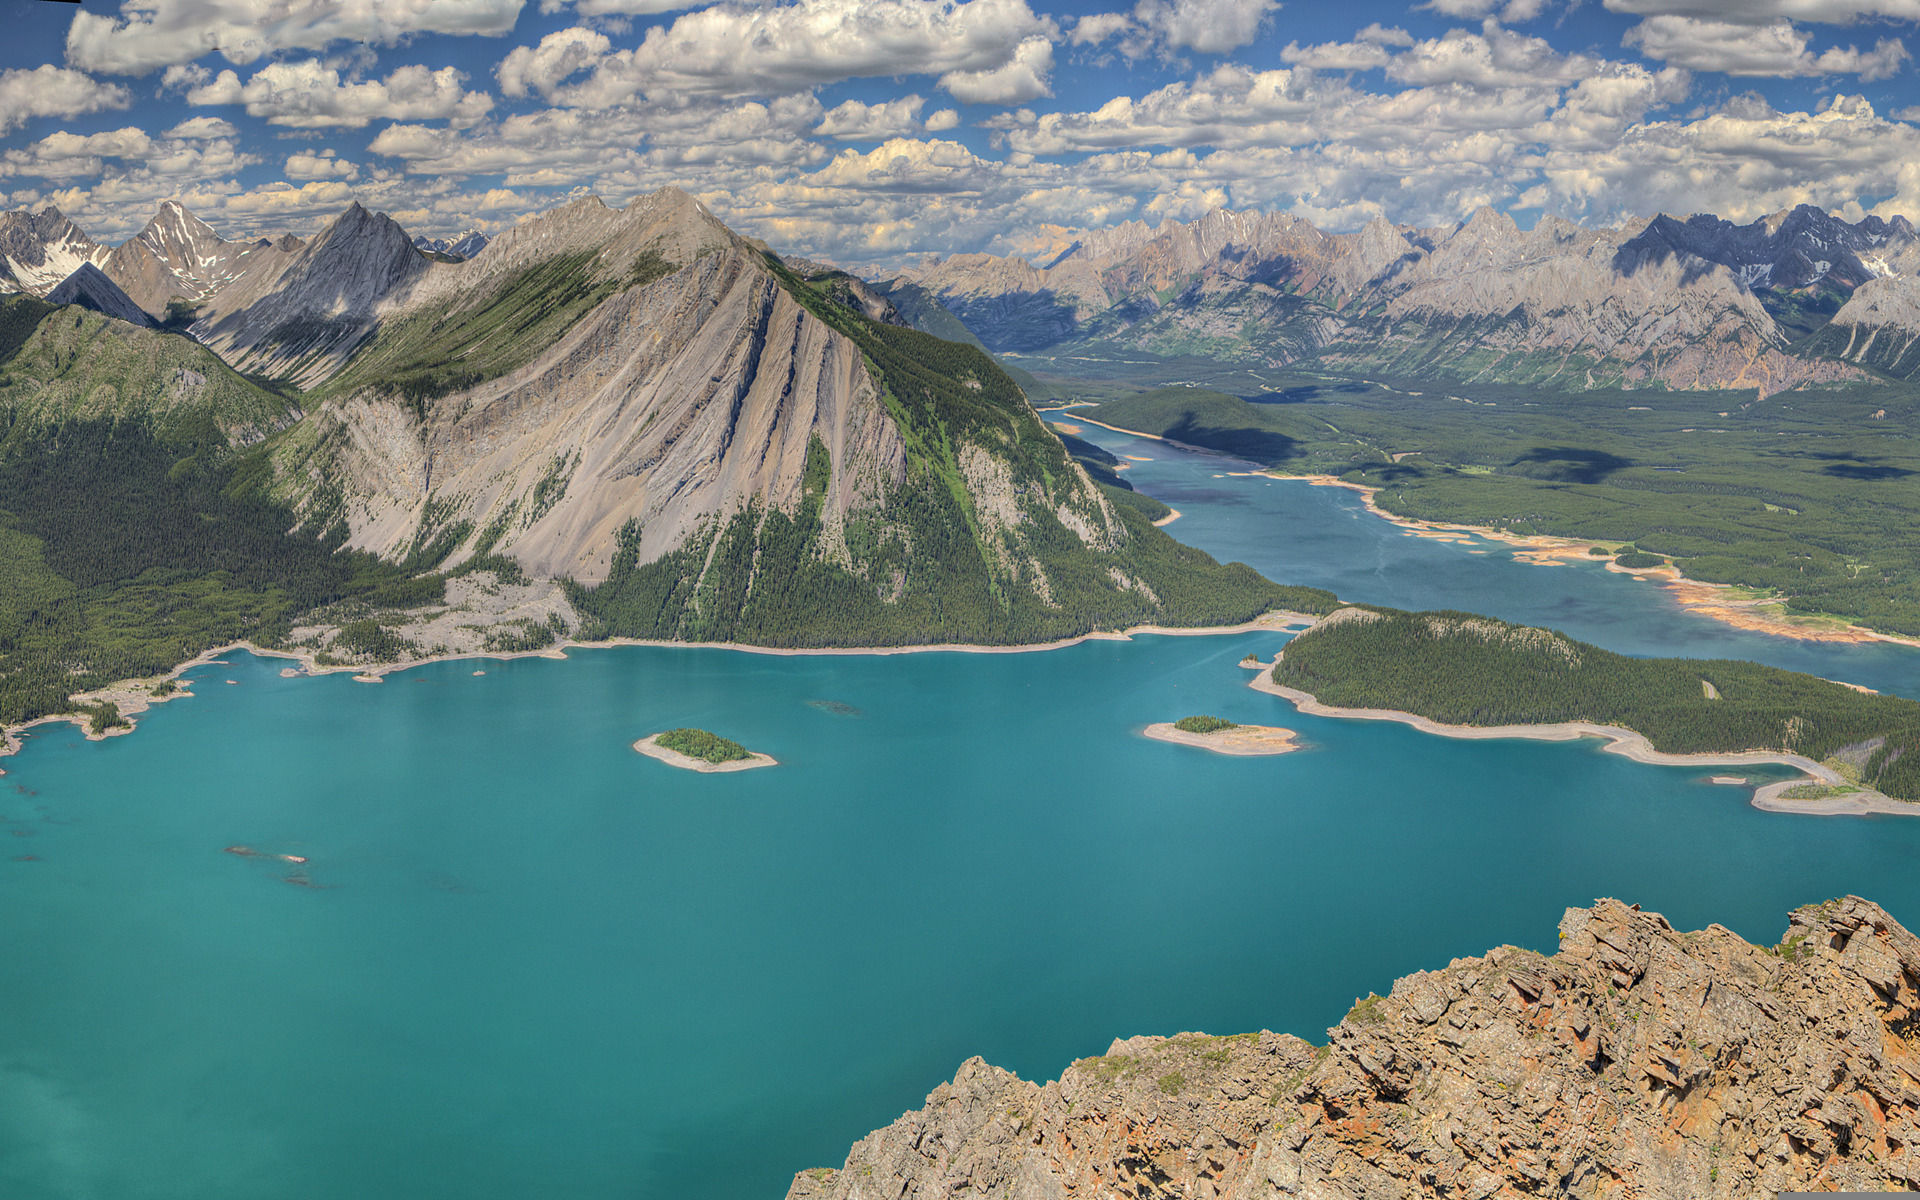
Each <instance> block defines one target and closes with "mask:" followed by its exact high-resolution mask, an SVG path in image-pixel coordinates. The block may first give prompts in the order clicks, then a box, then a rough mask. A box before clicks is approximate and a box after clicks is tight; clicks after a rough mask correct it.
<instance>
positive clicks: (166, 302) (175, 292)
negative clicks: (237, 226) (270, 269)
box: [102, 200, 273, 317]
mask: <svg viewBox="0 0 1920 1200" xmlns="http://www.w3.org/2000/svg"><path fill="white" fill-rule="evenodd" d="M272 253H273V250H272V247H271V244H270V243H268V242H265V241H256V242H229V241H227V240H226V239H225V238H223V237H221V236H220V235H219V234H217V233H215V232H214V231H213V228H212V227H211V226H209V225H208V224H207V223H206V222H205V221H202V220H201V219H200V218H198V217H196V216H194V215H193V214H192V213H190V212H188V211H187V210H186V209H185V208H184V207H182V206H181V205H180V203H179V202H178V201H175V200H168V201H166V202H165V203H164V204H162V205H161V206H160V211H159V212H157V213H155V214H154V217H153V219H152V220H151V221H148V222H147V225H146V228H144V229H142V230H141V231H140V232H139V233H137V234H135V235H134V236H133V237H132V238H129V239H128V240H127V241H125V242H122V243H121V244H120V245H118V246H116V247H114V249H113V252H112V253H111V254H109V255H108V256H107V260H106V262H105V263H104V264H102V269H104V270H105V271H106V273H107V274H108V276H110V277H111V278H112V279H113V281H114V282H115V283H117V284H119V285H120V287H121V289H122V290H123V291H125V292H126V293H127V295H129V296H131V297H132V298H133V300H134V302H135V303H136V304H138V305H139V306H140V307H141V308H142V309H144V310H145V311H146V312H148V313H149V314H151V315H153V316H155V317H165V316H167V315H168V308H169V306H171V305H174V304H176V303H177V304H180V305H183V306H185V307H187V308H189V309H191V308H193V307H196V306H198V305H199V304H201V303H203V302H205V301H207V300H209V299H211V298H212V297H213V295H214V293H216V292H218V291H220V289H222V288H223V287H225V286H226V285H227V284H229V283H232V282H233V281H234V280H235V279H237V278H238V277H239V276H240V275H241V274H243V273H244V272H245V271H246V269H247V268H248V267H249V266H250V265H252V260H253V259H254V258H255V256H259V255H270V254H272Z"/></svg>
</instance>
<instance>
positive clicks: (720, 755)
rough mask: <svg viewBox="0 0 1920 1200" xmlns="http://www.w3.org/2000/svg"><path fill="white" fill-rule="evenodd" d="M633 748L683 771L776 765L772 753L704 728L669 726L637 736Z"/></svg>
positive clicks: (728, 769) (744, 768)
mask: <svg viewBox="0 0 1920 1200" xmlns="http://www.w3.org/2000/svg"><path fill="white" fill-rule="evenodd" d="M633 748H634V749H635V750H638V751H639V752H640V753H642V754H644V755H646V756H647V757H648V758H657V759H659V760H660V761H661V762H663V763H666V764H667V765H668V766H670V767H679V768H681V769H682V770H686V771H708V772H712V771H751V770H752V769H753V768H755V767H772V766H778V765H779V764H778V763H777V762H776V761H775V760H774V758H773V756H772V755H768V754H756V753H754V752H753V751H751V750H749V749H747V748H746V747H745V746H742V745H741V744H740V743H739V742H736V741H733V740H732V739H730V738H723V737H721V736H720V735H719V734H717V733H708V732H707V731H706V730H704V729H669V730H667V731H666V732H664V733H656V734H652V735H650V736H648V737H643V738H641V739H640V740H639V741H637V742H635V743H634V744H633Z"/></svg>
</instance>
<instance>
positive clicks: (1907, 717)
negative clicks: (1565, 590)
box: [1254, 605, 1920, 815]
mask: <svg viewBox="0 0 1920 1200" xmlns="http://www.w3.org/2000/svg"><path fill="white" fill-rule="evenodd" d="M1254 686H1255V687H1256V688H1258V689H1259V690H1261V691H1265V692H1270V693H1272V694H1274V695H1278V696H1282V697H1284V698H1286V699H1288V700H1291V701H1293V702H1294V704H1295V705H1296V707H1298V708H1299V709H1300V711H1302V712H1305V713H1308V714H1311V715H1317V716H1333V717H1361V718H1375V719H1390V720H1398V721H1404V722H1406V723H1407V724H1410V725H1414V726H1416V727H1418V728H1421V729H1424V730H1426V731H1427V732H1430V733H1439V734H1443V735H1445V736H1448V737H1525V738H1544V739H1551V740H1559V739H1564V738H1576V737H1595V736H1599V737H1607V738H1610V739H1611V744H1610V745H1609V746H1608V747H1607V748H1608V749H1609V750H1613V751H1616V752H1618V753H1622V754H1625V755H1627V756H1629V757H1631V758H1635V759H1638V760H1640V761H1642V762H1652V763H1690V764H1700V765H1704V764H1708V763H1720V764H1727V765H1736V764H1746V763H1754V762H1763V761H1773V762H1784V763H1788V764H1791V765H1793V766H1796V767H1799V768H1800V769H1801V770H1803V771H1805V772H1806V773H1807V774H1808V775H1810V776H1812V777H1813V780H1814V783H1812V784H1809V783H1807V781H1804V780H1802V781H1793V782H1789V783H1780V784H1769V785H1767V786H1765V787H1762V788H1760V789H1759V791H1758V793H1757V794H1756V796H1755V800H1754V803H1755V804H1756V805H1757V806H1759V807H1763V808H1771V809H1777V810H1780V811H1795V812H1868V811H1873V812H1898V813H1903V814H1913V815H1920V804H1916V803H1914V802H1915V801H1920V703H1917V702H1915V701H1912V700H1908V699H1904V698H1902V697H1898V696H1883V695H1879V694H1877V693H1872V692H1868V691H1866V690H1865V689H1862V688H1856V687H1853V686H1851V685H1848V684H1844V683H1835V682H1832V681H1830V680H1826V679H1820V678H1816V677H1815V676H1812V675H1803V674H1799V673H1797V672H1793V671H1784V670H1781V669H1779V668H1777V667H1767V666H1761V665H1760V664H1758V663H1751V662H1740V661H1734V660H1729V659H1687V658H1629V657H1627V656H1625V655H1620V654H1614V653H1612V652H1610V651H1607V650H1602V649H1600V648H1599V647H1598V646H1592V645H1588V644H1587V643H1585V642H1577V641H1574V640H1573V639H1572V638H1569V637H1567V636H1565V635H1564V634H1561V633H1557V632H1555V631H1553V630H1550V629H1535V628H1530V627H1527V626H1523V625H1514V624H1510V623H1508V622H1506V621H1500V620H1495V619H1493V618H1490V617H1483V616H1476V615H1474V614H1472V613H1462V612H1402V611H1399V610H1395V609H1386V608H1376V607H1374V606H1370V605H1369V606H1359V605H1355V606H1349V607H1347V608H1344V609H1341V610H1340V611H1338V612H1335V613H1334V614H1332V615H1331V616H1329V617H1326V618H1324V619H1323V620H1321V621H1320V622H1319V623H1318V624H1317V625H1315V626H1314V627H1313V628H1312V629H1310V630H1308V631H1307V632H1305V633H1303V634H1300V635H1299V636H1298V637H1296V638H1294V639H1293V640H1292V641H1291V642H1289V643H1288V644H1287V646H1286V648H1285V650H1284V651H1282V653H1281V654H1280V656H1279V658H1278V660H1277V661H1276V662H1275V663H1274V665H1273V667H1272V669H1271V672H1270V673H1262V674H1261V675H1259V676H1256V677H1255V681H1254ZM1843 788H1844V791H1843V790H1841V789H1843Z"/></svg>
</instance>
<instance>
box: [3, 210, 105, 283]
mask: <svg viewBox="0 0 1920 1200" xmlns="http://www.w3.org/2000/svg"><path fill="white" fill-rule="evenodd" d="M108 253H109V251H108V249H107V248H106V247H105V246H102V245H100V244H99V243H98V242H96V241H94V240H93V239H92V238H90V237H88V236H87V235H86V233H85V232H84V231H83V230H82V229H81V228H80V227H79V226H77V225H75V224H74V223H73V222H72V221H69V220H68V219H67V217H66V214H64V213H62V212H61V211H60V210H59V209H58V208H57V207H55V206H54V205H51V204H49V205H47V206H46V207H45V208H43V209H41V210H40V211H39V212H29V211H27V210H25V209H17V210H15V211H13V212H5V213H0V292H26V293H28V294H30V295H34V296H44V295H46V294H47V292H49V291H50V290H52V289H53V288H55V287H57V286H58V285H59V284H60V283H61V282H62V281H64V280H65V279H66V278H67V277H68V276H69V275H72V274H73V273H74V271H76V270H78V269H79V267H80V265H81V264H82V263H89V262H90V263H93V264H94V265H95V266H98V265H100V264H102V263H104V262H105V261H106V259H107V255H108Z"/></svg>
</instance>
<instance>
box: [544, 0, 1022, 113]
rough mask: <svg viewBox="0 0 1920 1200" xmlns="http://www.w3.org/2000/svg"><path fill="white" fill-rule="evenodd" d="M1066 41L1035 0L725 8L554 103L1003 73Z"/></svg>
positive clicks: (628, 55) (609, 63)
mask: <svg viewBox="0 0 1920 1200" xmlns="http://www.w3.org/2000/svg"><path fill="white" fill-rule="evenodd" d="M1058 33H1059V29H1058V26H1056V25H1055V24H1054V22H1053V21H1052V20H1051V19H1048V18H1043V17H1040V16H1037V15H1036V14H1035V13H1034V12H1033V10H1032V9H1031V8H1029V7H1028V6H1027V0H965V2H956V0H797V2H795V3H791V4H779V5H766V6H759V5H747V4H743V3H722V4H716V5H714V6H712V7H710V8H705V9H702V10H700V11H699V12H692V13H688V14H686V15H685V16H681V17H678V18H675V20H674V21H673V23H672V24H670V25H664V26H655V27H654V28H652V29H649V30H648V31H647V35H646V38H645V40H644V41H642V42H641V44H640V45H639V46H638V47H636V48H634V49H632V50H621V51H616V52H615V53H613V54H611V55H608V56H607V57H606V58H604V59H602V60H601V61H600V62H599V64H598V65H597V66H596V67H595V69H594V72H593V74H592V75H591V76H590V77H588V78H587V79H586V80H584V81H582V82H580V83H576V84H571V85H568V86H566V87H563V88H560V89H558V90H557V91H556V92H555V94H554V98H555V101H556V102H558V103H562V104H566V105H570V106H574V107H581V108H610V107H613V106H615V105H619V104H625V103H628V102H630V101H632V100H634V99H635V98H636V97H646V98H649V99H652V100H656V101H664V100H667V99H670V98H673V97H687V96H723V97H740V96H750V95H757V96H769V95H781V94H787V93H794V92H802V91H808V90H811V89H813V88H816V87H820V86H822V85H824V84H828V83H834V82H837V81H839V80H843V79H852V78H859V77H871V76H881V75H946V74H949V73H961V74H966V73H975V72H979V73H992V72H996V71H999V70H1000V69H1001V68H1005V67H1008V66H1009V65H1013V64H1016V59H1017V58H1018V57H1019V56H1020V55H1021V54H1023V53H1024V54H1026V55H1027V56H1028V58H1029V59H1031V58H1032V56H1033V51H1031V50H1027V49H1025V45H1024V44H1025V42H1026V41H1027V40H1028V39H1029V38H1034V37H1040V38H1052V37H1055V36H1057V35H1058ZM1015 69H1016V71H1017V70H1018V69H1019V68H1018V66H1017V65H1016V66H1015ZM963 86H964V85H963Z"/></svg>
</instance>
